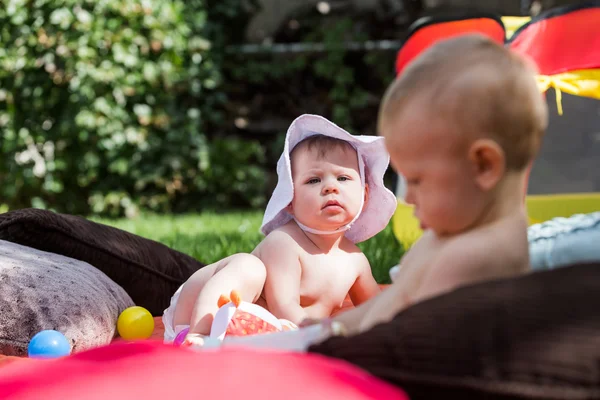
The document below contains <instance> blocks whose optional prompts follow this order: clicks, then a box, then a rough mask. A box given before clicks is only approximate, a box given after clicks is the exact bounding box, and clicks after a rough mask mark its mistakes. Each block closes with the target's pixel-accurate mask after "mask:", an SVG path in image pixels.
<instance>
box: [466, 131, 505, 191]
mask: <svg viewBox="0 0 600 400" xmlns="http://www.w3.org/2000/svg"><path fill="white" fill-rule="evenodd" d="M469 160H470V161H471V164H472V166H473V168H474V170H475V181H476V182H477V186H479V188H480V189H481V190H484V191H489V190H492V189H493V188H494V187H496V185H497V184H498V182H499V181H500V180H501V179H502V177H503V176H504V172H505V171H506V159H505V156H504V150H502V148H501V147H500V145H499V144H498V143H497V142H495V141H493V140H490V139H478V140H476V141H475V142H474V143H473V144H472V145H471V147H470V149H469Z"/></svg>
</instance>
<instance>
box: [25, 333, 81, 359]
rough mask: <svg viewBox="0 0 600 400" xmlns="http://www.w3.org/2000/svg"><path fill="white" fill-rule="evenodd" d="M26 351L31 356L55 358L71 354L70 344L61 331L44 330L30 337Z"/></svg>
mask: <svg viewBox="0 0 600 400" xmlns="http://www.w3.org/2000/svg"><path fill="white" fill-rule="evenodd" d="M27 353H28V355H29V357H31V358H57V357H63V356H68V355H69V354H71V345H70V344H69V341H68V340H67V338H66V337H65V335H63V334H62V333H60V332H58V331H55V330H51V329H48V330H44V331H41V332H38V333H36V335H35V336H34V337H33V338H31V341H30V342H29V346H28V348H27Z"/></svg>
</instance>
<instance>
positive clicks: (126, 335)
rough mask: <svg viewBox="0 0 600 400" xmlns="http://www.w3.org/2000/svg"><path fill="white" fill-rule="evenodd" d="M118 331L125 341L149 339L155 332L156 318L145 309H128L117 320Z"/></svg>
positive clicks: (137, 307)
mask: <svg viewBox="0 0 600 400" xmlns="http://www.w3.org/2000/svg"><path fill="white" fill-rule="evenodd" d="M117 331H118V332H119V336H121V337H122V338H123V339H125V340H137V339H148V338H149V337H150V336H151V335H152V332H153V331H154V318H152V314H150V312H149V311H148V310H146V309H145V308H144V307H140V306H133V307H129V308H126V309H125V310H123V312H122V313H121V315H119V319H118V320H117Z"/></svg>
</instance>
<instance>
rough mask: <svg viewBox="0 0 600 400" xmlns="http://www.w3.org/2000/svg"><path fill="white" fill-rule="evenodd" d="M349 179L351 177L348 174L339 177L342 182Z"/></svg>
mask: <svg viewBox="0 0 600 400" xmlns="http://www.w3.org/2000/svg"><path fill="white" fill-rule="evenodd" d="M349 180H350V178H349V177H347V176H340V177H338V181H340V182H345V181H349Z"/></svg>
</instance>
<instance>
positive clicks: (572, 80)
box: [537, 68, 600, 115]
mask: <svg viewBox="0 0 600 400" xmlns="http://www.w3.org/2000/svg"><path fill="white" fill-rule="evenodd" d="M537 83H538V88H539V89H540V91H541V92H542V93H543V92H545V91H546V90H548V89H549V88H551V87H552V88H554V90H555V91H556V107H557V109H558V114H559V115H562V114H563V110H562V101H561V100H562V92H565V93H568V94H572V95H574V96H582V97H591V98H594V99H599V100H600V68H599V69H580V70H575V71H571V72H564V73H562V74H556V75H538V76H537Z"/></svg>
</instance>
